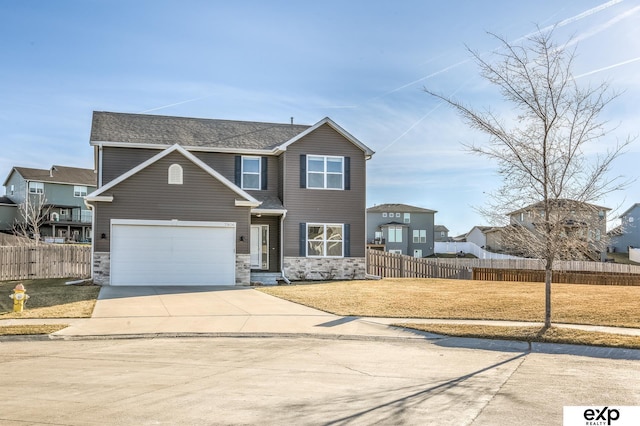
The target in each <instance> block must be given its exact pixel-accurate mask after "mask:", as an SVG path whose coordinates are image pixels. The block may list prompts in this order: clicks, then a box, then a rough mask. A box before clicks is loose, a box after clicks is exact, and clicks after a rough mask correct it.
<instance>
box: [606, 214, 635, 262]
mask: <svg viewBox="0 0 640 426" xmlns="http://www.w3.org/2000/svg"><path fill="white" fill-rule="evenodd" d="M629 218H633V221H629ZM621 219H622V224H621V225H620V226H621V228H622V235H614V236H612V237H611V243H610V245H611V246H613V247H615V250H616V251H617V252H621V253H628V252H629V246H631V247H633V248H639V247H640V207H634V208H633V209H631V210H628V211H627V212H625V213H624V214H623V215H622V217H621Z"/></svg>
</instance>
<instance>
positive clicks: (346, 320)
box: [0, 287, 640, 338]
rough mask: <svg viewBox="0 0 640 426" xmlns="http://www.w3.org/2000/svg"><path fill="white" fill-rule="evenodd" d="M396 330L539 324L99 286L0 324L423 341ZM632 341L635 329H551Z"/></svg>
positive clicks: (204, 291)
mask: <svg viewBox="0 0 640 426" xmlns="http://www.w3.org/2000/svg"><path fill="white" fill-rule="evenodd" d="M400 323H433V324H443V323H444V324H481V325H506V326H526V325H538V326H542V323H527V322H511V321H466V320H435V319H420V318H364V317H341V316H337V315H332V314H329V313H326V312H323V311H319V310H316V309H312V308H309V307H306V306H302V305H299V304H296V303H292V302H289V301H286V300H283V299H279V298H277V297H273V296H270V295H267V294H265V293H262V292H260V291H256V290H254V289H253V288H248V287H102V289H101V290H100V295H99V297H98V300H97V302H96V306H95V309H94V312H93V316H92V317H91V318H82V319H64V318H62V319H9V320H0V326H1V325H18V324H69V327H67V328H65V329H63V330H60V331H58V332H56V333H53V335H52V337H54V338H74V337H78V338H79V337H97V336H112V337H118V336H119V337H125V336H129V337H133V336H143V335H266V334H269V335H275V334H277V335H326V336H359V337H362V338H390V337H391V338H424V337H425V336H429V335H428V334H425V333H420V332H414V331H411V330H407V329H402V328H398V327H392V326H391V324H400ZM554 325H555V326H558V327H567V328H577V329H582V330H588V331H599V332H608V333H617V334H627V335H634V336H640V329H632V328H622V327H598V326H584V325H570V324H554Z"/></svg>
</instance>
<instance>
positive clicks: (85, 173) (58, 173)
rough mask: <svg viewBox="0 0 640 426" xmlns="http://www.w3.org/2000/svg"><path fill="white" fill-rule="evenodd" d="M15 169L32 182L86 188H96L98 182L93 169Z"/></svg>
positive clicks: (63, 167)
mask: <svg viewBox="0 0 640 426" xmlns="http://www.w3.org/2000/svg"><path fill="white" fill-rule="evenodd" d="M13 169H14V170H15V171H17V172H18V173H20V175H21V176H22V177H23V178H24V179H26V180H31V181H34V180H35V181H40V182H55V183H67V184H72V185H85V186H96V184H97V181H98V178H97V176H96V173H94V171H93V169H81V168H78V167H66V166H52V167H51V169H32V168H29V167H14V168H13Z"/></svg>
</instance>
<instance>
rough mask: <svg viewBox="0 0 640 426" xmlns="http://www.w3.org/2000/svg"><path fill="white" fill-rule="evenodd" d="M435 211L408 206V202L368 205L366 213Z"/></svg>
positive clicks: (433, 211) (434, 211)
mask: <svg viewBox="0 0 640 426" xmlns="http://www.w3.org/2000/svg"><path fill="white" fill-rule="evenodd" d="M384 212H393V213H437V211H436V210H429V209H423V208H422V207H416V206H410V205H408V204H378V205H377V206H373V207H369V208H368V209H367V213H384Z"/></svg>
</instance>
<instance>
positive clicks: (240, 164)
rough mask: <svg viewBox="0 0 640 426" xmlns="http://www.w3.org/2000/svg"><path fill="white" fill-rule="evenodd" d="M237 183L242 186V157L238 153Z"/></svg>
mask: <svg viewBox="0 0 640 426" xmlns="http://www.w3.org/2000/svg"><path fill="white" fill-rule="evenodd" d="M235 183H236V185H238V186H242V157H241V156H240V155H236V169H235Z"/></svg>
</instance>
